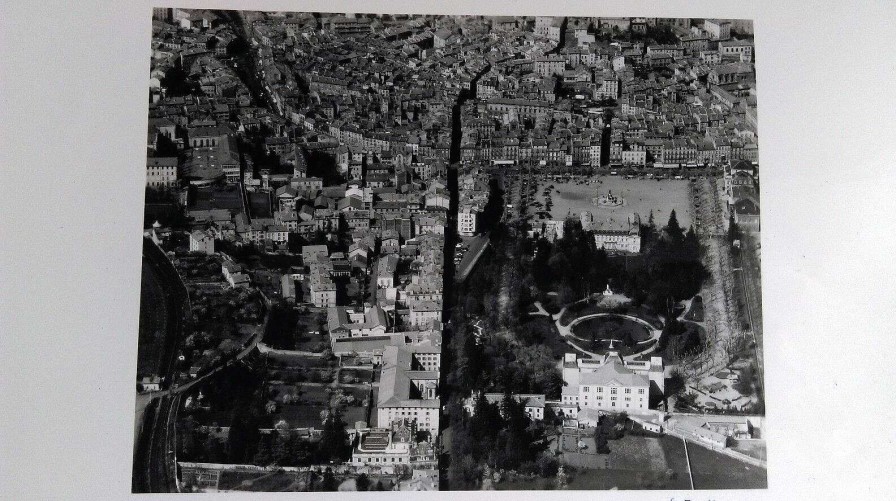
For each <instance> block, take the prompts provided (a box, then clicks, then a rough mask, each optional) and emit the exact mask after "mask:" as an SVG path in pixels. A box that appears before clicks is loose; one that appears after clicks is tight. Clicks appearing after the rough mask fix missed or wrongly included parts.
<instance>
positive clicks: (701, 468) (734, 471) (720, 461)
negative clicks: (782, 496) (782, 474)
mask: <svg viewBox="0 0 896 501" xmlns="http://www.w3.org/2000/svg"><path fill="white" fill-rule="evenodd" d="M688 454H689V456H690V458H691V473H692V474H693V476H694V488H695V489H766V488H768V474H767V472H766V470H765V468H760V467H758V466H753V465H751V464H747V463H744V462H742V461H738V460H737V459H734V458H732V457H730V456H726V455H724V454H720V453H718V452H715V451H711V450H709V449H707V448H705V447H701V446H699V445H695V444H688Z"/></svg>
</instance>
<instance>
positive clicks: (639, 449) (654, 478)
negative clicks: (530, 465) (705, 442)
mask: <svg viewBox="0 0 896 501" xmlns="http://www.w3.org/2000/svg"><path fill="white" fill-rule="evenodd" d="M563 439H564V444H563V445H562V448H563V449H564V450H565V451H568V450H570V449H574V448H575V446H576V437H575V436H574V435H569V436H566V435H564V437H563ZM583 440H584V441H585V443H586V444H587V445H588V447H589V449H590V450H592V451H593V449H594V438H593V437H583ZM608 446H609V448H610V454H609V466H610V467H609V468H604V467H603V466H602V465H601V464H599V462H601V461H603V460H604V458H605V457H606V456H603V455H597V454H588V453H584V454H583V453H576V452H574V453H570V452H564V454H563V462H564V463H565V464H568V465H570V466H573V467H574V468H575V471H574V472H572V473H571V474H570V482H569V488H570V489H575V490H588V489H598V490H605V489H613V488H617V489H689V488H690V482H689V480H688V476H687V464H686V462H685V456H684V448H683V446H682V444H681V441H680V440H679V439H676V438H673V437H668V436H664V437H660V438H655V437H644V436H637V435H625V436H623V437H622V438H619V439H616V440H610V441H609V443H608ZM589 449H586V451H587V450H589ZM592 463H593V465H592V466H589V465H591V464H592ZM542 483H543V482H540V481H537V480H536V481H534V482H531V484H532V485H533V486H534V487H527V486H526V485H523V484H525V483H521V484H513V485H507V486H505V487H499V489H525V488H536V489H539V488H543V487H540V486H539V485H540V484H542Z"/></svg>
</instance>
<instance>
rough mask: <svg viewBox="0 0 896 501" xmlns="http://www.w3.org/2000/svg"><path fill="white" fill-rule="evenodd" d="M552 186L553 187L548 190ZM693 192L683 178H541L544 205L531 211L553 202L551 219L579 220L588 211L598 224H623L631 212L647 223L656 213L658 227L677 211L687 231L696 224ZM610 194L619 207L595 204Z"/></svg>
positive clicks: (537, 197)
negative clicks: (605, 222) (571, 217)
mask: <svg viewBox="0 0 896 501" xmlns="http://www.w3.org/2000/svg"><path fill="white" fill-rule="evenodd" d="M551 186H553V188H551V189H550V191H546V190H547V188H549V187H551ZM690 191H691V190H690V181H688V180H683V179H660V180H658V179H647V178H644V179H640V178H632V179H627V178H625V177H623V176H592V177H586V178H582V177H579V178H573V179H572V180H568V181H555V180H551V179H539V181H538V185H537V188H536V195H535V197H534V199H535V201H536V204H538V203H540V204H541V206H538V205H536V206H535V207H531V208H530V209H531V213H532V214H539V213H540V212H541V211H546V210H547V209H546V207H547V202H548V201H550V202H551V209H550V211H549V212H550V215H551V217H550V219H563V218H565V217H567V216H574V217H576V218H578V217H579V216H580V215H581V213H582V212H584V211H588V212H591V214H592V215H593V216H594V222H595V223H600V222H601V221H609V220H612V221H616V222H617V223H623V222H625V221H626V218H627V217H628V216H629V215H631V214H632V213H635V214H638V215H639V216H641V220H642V222H644V223H647V218H648V216H649V215H650V212H651V211H653V218H654V221H656V224H657V226H658V227H662V226H663V225H665V224H666V221H668V219H669V213H670V212H672V211H673V210H674V211H675V216H676V217H677V218H678V223H679V224H680V225H681V226H682V227H684V228H687V227H688V226H690V225H691V222H692V221H693V217H692V214H691V206H690V203H689V196H690ZM545 193H547V196H545ZM607 195H612V196H613V197H616V199H617V200H619V202H620V204H619V205H607V204H604V205H598V204H595V203H594V202H593V199H594V198H598V197H602V196H607ZM536 218H538V216H536Z"/></svg>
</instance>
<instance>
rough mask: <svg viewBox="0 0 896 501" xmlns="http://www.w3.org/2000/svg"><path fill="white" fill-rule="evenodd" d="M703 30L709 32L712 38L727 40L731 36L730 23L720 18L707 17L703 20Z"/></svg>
mask: <svg viewBox="0 0 896 501" xmlns="http://www.w3.org/2000/svg"><path fill="white" fill-rule="evenodd" d="M703 30H704V31H705V32H707V33H709V36H710V37H712V39H713V40H728V39H729V38H731V23H730V22H729V21H724V20H721V19H707V20H706V21H704V22H703Z"/></svg>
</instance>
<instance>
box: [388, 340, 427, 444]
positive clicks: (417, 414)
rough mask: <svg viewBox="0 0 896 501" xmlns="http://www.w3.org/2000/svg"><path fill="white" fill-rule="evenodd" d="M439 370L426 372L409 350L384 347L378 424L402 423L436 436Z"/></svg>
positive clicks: (406, 348)
mask: <svg viewBox="0 0 896 501" xmlns="http://www.w3.org/2000/svg"><path fill="white" fill-rule="evenodd" d="M438 386H439V371H438V370H425V367H424V365H423V364H421V363H420V362H419V361H418V360H416V357H415V354H414V353H413V351H412V350H411V349H409V348H408V347H399V346H386V347H385V349H384V350H383V366H382V369H381V371H380V386H379V397H378V398H377V406H376V415H377V425H378V426H380V427H387V426H391V425H392V423H393V422H396V421H399V420H405V421H410V422H413V423H415V425H416V427H417V429H418V430H420V431H428V432H430V434H431V435H432V436H435V435H436V434H437V433H438V431H439V397H438Z"/></svg>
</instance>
